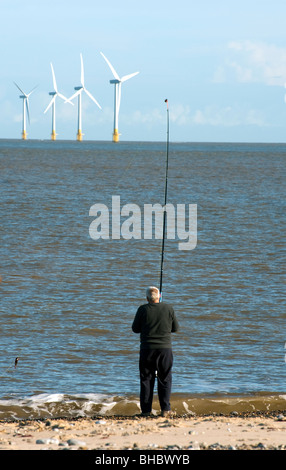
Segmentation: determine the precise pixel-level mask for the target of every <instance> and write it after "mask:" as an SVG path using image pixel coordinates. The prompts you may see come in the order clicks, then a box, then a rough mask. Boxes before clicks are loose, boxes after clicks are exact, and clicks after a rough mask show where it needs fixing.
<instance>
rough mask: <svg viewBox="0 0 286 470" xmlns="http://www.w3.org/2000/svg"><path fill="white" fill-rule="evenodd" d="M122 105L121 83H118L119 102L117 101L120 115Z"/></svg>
mask: <svg viewBox="0 0 286 470" xmlns="http://www.w3.org/2000/svg"><path fill="white" fill-rule="evenodd" d="M120 103H121V82H120V83H118V101H117V112H118V113H119V109H120Z"/></svg>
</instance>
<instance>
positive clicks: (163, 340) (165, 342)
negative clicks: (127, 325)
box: [132, 302, 179, 349]
mask: <svg viewBox="0 0 286 470" xmlns="http://www.w3.org/2000/svg"><path fill="white" fill-rule="evenodd" d="M178 328H179V324H178V321H177V319H176V315H175V312H174V309H173V307H172V306H171V305H169V304H167V303H165V302H160V303H156V304H152V303H148V304H145V305H141V306H140V307H139V308H138V310H137V313H136V315H135V318H134V321H133V324H132V330H133V332H134V333H140V348H141V349H165V348H171V333H173V332H175V331H177V330H178Z"/></svg>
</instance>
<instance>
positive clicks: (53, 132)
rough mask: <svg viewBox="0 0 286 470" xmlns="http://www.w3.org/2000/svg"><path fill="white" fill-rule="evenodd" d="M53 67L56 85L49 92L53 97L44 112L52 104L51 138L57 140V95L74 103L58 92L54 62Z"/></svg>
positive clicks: (54, 83)
mask: <svg viewBox="0 0 286 470" xmlns="http://www.w3.org/2000/svg"><path fill="white" fill-rule="evenodd" d="M51 69H52V75H53V85H54V91H51V92H50V93H49V95H50V96H52V99H51V101H50V103H49V104H48V106H47V108H46V109H45V111H44V114H45V113H46V112H47V111H48V109H49V108H50V107H51V106H52V107H53V109H52V134H51V139H52V140H56V135H57V134H56V97H57V96H58V97H59V98H62V99H63V100H65V103H66V102H68V103H70V104H72V105H73V103H72V102H71V101H70V100H69V99H68V98H66V97H65V96H64V95H62V94H61V93H59V92H58V87H57V82H56V77H55V72H54V68H53V64H52V63H51Z"/></svg>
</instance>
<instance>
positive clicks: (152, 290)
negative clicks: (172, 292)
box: [146, 286, 160, 304]
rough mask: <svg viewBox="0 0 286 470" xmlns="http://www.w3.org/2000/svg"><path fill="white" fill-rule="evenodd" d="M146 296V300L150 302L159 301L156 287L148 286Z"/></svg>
mask: <svg viewBox="0 0 286 470" xmlns="http://www.w3.org/2000/svg"><path fill="white" fill-rule="evenodd" d="M146 297H147V300H148V302H150V303H153V304H155V303H158V302H160V291H159V289H157V287H153V286H150V287H148V289H146Z"/></svg>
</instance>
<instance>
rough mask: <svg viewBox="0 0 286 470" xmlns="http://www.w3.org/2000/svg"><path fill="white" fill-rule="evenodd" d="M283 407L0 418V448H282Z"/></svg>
mask: <svg viewBox="0 0 286 470" xmlns="http://www.w3.org/2000/svg"><path fill="white" fill-rule="evenodd" d="M285 449H286V412H285V413H284V412H279V413H272V414H267V413H264V414H256V415H245V416H239V415H237V414H235V413H234V414H233V415H229V416H172V417H168V418H166V417H156V416H154V417H153V416H151V417H141V416H139V415H138V416H131V417H128V416H127V417H126V416H123V417H121V416H107V417H106V416H104V417H103V416H97V417H94V418H76V419H67V418H58V419H44V420H23V421H13V422H9V421H1V422H0V450H14V451H17V450H53V451H55V450H58V451H60V450H86V451H88V450H98V451H115V450H129V451H130V450H148V451H150V450H151V451H160V450H169V451H171V450H172V451H173V450H175V451H181V450H184V451H189V450H285Z"/></svg>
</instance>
